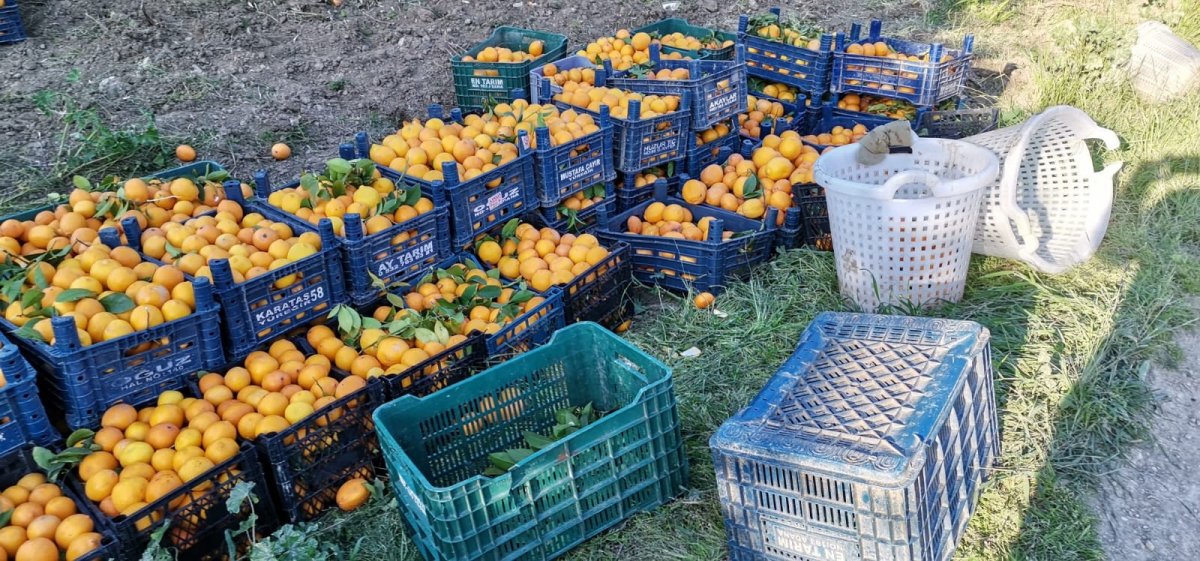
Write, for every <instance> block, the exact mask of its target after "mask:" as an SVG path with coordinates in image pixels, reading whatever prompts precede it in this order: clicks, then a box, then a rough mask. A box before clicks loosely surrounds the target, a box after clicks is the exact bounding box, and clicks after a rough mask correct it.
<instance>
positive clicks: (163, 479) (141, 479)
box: [77, 391, 277, 541]
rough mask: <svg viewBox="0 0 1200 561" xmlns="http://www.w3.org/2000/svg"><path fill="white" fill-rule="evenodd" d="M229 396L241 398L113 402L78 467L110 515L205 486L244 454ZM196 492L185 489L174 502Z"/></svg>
mask: <svg viewBox="0 0 1200 561" xmlns="http://www.w3.org/2000/svg"><path fill="white" fill-rule="evenodd" d="M227 402H228V403H237V402H235V401H233V399H232V396H231V395H228V394H225V393H221V394H217V393H216V392H214V393H213V395H212V396H210V397H209V399H197V398H190V397H184V395H183V394H182V393H180V392H178V391H166V392H163V393H162V394H160V395H159V396H158V400H157V402H156V403H155V405H151V406H147V407H143V408H142V409H140V410H139V409H135V408H134V407H133V406H132V405H128V404H125V403H119V404H116V405H113V406H112V407H109V408H108V410H106V411H105V412H104V416H103V417H102V418H101V419H100V429H99V430H98V431H96V434H95V437H94V439H93V442H94V445H95V446H97V447H98V448H99V449H97V450H95V451H93V452H92V453H90V454H88V455H87V456H86V457H84V458H83V460H82V461H81V462H80V463H79V465H78V466H77V473H78V475H79V479H80V480H81V481H82V482H83V488H84V494H86V495H87V498H88V500H91V501H92V502H94V503H96V504H97V505H99V507H100V512H103V513H104V514H105V515H107V516H109V517H116V516H119V515H122V514H124V515H126V516H134V515H136V514H137V513H138V512H139V511H141V510H142V509H144V508H146V506H147V505H149V504H150V503H153V502H154V501H156V500H158V499H160V498H162V497H164V496H166V495H168V494H169V493H171V492H172V491H174V490H176V489H179V488H181V487H184V486H188V485H189V483H191V484H192V486H196V485H199V484H197V483H192V482H193V481H195V480H196V479H198V478H201V477H203V476H205V475H206V474H208V473H209V472H210V471H211V470H212V469H213V468H215V467H216V466H217V465H220V464H221V463H222V462H225V461H227V460H229V459H231V458H233V457H234V456H236V455H237V454H238V451H239V446H238V443H237V437H238V431H237V423H235V422H234V419H235V417H234V413H239V412H243V409H238V408H233V407H230V405H228V404H226V405H222V404H225V403H227ZM276 430H277V429H276ZM230 475H233V474H232V473H231V474H230ZM197 490H202V489H197ZM194 498H195V497H194V496H193V495H192V494H190V493H185V494H183V495H181V496H180V497H178V498H177V499H175V500H174V501H173V502H172V503H171V505H170V508H171V509H178V508H180V507H182V506H184V505H186V504H188V503H189V502H191V501H192V500H193V499H194ZM158 515H159V513H158V512H154V513H150V514H147V515H144V516H141V517H140V518H136V519H135V522H134V524H135V526H136V527H137V528H138V529H145V528H148V527H149V526H150V524H152V523H153V522H156V521H157V520H158ZM197 522H199V520H197ZM182 531H183V530H181V529H178V528H177V529H176V530H173V531H172V532H171V534H170V535H169V536H170V537H171V538H172V539H173V540H179V541H182V539H183V538H185V536H183V535H180V533H179V532H182Z"/></svg>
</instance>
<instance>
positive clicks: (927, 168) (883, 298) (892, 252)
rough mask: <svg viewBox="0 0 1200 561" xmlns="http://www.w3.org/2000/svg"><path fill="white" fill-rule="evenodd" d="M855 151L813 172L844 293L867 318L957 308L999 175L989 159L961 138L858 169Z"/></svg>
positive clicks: (918, 146) (823, 161)
mask: <svg viewBox="0 0 1200 561" xmlns="http://www.w3.org/2000/svg"><path fill="white" fill-rule="evenodd" d="M858 149H859V147H858V146H856V145H849V146H842V147H840V148H835V149H834V150H831V151H829V152H827V153H825V154H824V155H823V156H821V158H820V159H819V160H817V163H816V165H815V166H814V168H813V174H814V177H815V179H816V181H817V183H819V184H820V185H821V186H823V187H825V192H826V197H825V198H826V200H827V202H828V207H829V225H830V230H831V233H832V234H833V252H834V257H835V261H836V264H837V274H838V284H839V285H841V290H842V294H843V295H844V296H846V297H848V298H850V299H851V300H853V301H854V303H855V304H857V305H858V306H859V307H860V308H862V309H863V310H866V311H873V310H875V309H876V308H877V307H878V306H880V305H926V304H932V303H936V302H942V301H948V302H956V301H958V299H959V298H961V297H962V292H963V286H964V284H965V283H966V278H967V265H968V264H970V260H971V251H970V249H971V240H972V238H973V237H974V235H975V223H976V221H977V219H978V213H979V204H980V201H981V200H982V199H983V191H984V187H985V186H986V185H987V183H988V182H989V181H991V180H992V179H994V178H995V177H996V173H997V172H998V168H999V164H998V161H997V160H996V157H995V155H993V154H991V153H990V152H988V151H987V150H981V149H978V148H977V147H974V146H972V145H971V144H967V143H965V142H962V141H957V140H944V139H917V140H916V141H915V142H914V143H913V148H912V154H891V155H888V156H887V157H886V158H884V160H883V161H882V162H880V163H879V164H875V165H872V166H865V165H862V164H859V163H858V162H857V161H856V160H855V155H856V154H857V151H858Z"/></svg>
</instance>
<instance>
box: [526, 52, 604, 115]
mask: <svg viewBox="0 0 1200 561" xmlns="http://www.w3.org/2000/svg"><path fill="white" fill-rule="evenodd" d="M552 64H554V67H555V68H557V69H558V72H559V73H560V74H561V73H562V72H563V71H566V70H574V69H576V68H581V69H582V68H590V69H592V70H595V71H599V70H600V67H599V66H597V65H596V64H595V63H593V62H592V61H590V60H588V58H587V57H585V56H583V55H571V56H569V57H566V58H563V59H559V60H556V61H553V63H552ZM545 66H546V65H545V64H540V65H538V66H535V67H533V70H530V71H529V100H530V103H537V104H539V105H545V104H548V103H554V96H555V95H557V94H559V93H562V86H559V85H557V84H555V83H554V81H553V80H551V79H550V78H547V77H546V72H545V70H543V68H544V67H545Z"/></svg>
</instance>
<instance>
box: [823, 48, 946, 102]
mask: <svg viewBox="0 0 1200 561" xmlns="http://www.w3.org/2000/svg"><path fill="white" fill-rule="evenodd" d="M846 54H851V55H862V56H869V57H878V58H889V59H892V60H900V61H908V62H929V53H928V52H927V53H925V54H922V55H906V54H904V53H900V52H896V51H893V50H892V49H891V48H890V47H888V44H887V43H885V42H883V41H876V42H874V43H870V42H863V43H851V44H849V45H846ZM953 59H954V57H952V56H950V55H949V54H943V55H942V58H941V60H939V62H947V61H950V60H953ZM846 69H847V70H851V71H862V72H867V73H871V74H881V75H884V76H897V75H898V76H900V77H902V78H909V79H916V78H917V77H918V74H917V73H915V72H896V71H895V70H890V69H882V70H881V69H880V68H878V67H872V66H866V67H863V66H859V65H855V64H851V65H847V66H846ZM846 84H847V85H850V86H858V85H862V86H865V87H867V88H872V89H877V90H879V91H884V92H888V91H894V92H898V93H904V94H911V93H915V90H914V89H913V88H911V87H908V86H900V87H896V86H893V85H891V84H880V83H878V82H863V81H861V80H847V81H846Z"/></svg>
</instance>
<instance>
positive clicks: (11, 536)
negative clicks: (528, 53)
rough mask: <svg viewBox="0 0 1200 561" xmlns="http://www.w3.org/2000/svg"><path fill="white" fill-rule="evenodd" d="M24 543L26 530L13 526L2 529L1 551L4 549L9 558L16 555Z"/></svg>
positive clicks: (0, 535)
mask: <svg viewBox="0 0 1200 561" xmlns="http://www.w3.org/2000/svg"><path fill="white" fill-rule="evenodd" d="M24 543H25V528H22V527H20V526H13V525H8V526H5V527H3V528H0V549H3V550H4V551H5V554H6V555H7V556H9V557H12V556H14V555H16V554H17V549H19V548H20V547H21V545H22V544H24Z"/></svg>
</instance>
